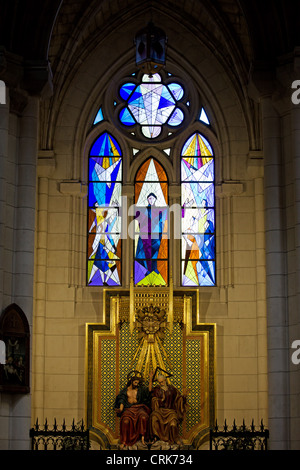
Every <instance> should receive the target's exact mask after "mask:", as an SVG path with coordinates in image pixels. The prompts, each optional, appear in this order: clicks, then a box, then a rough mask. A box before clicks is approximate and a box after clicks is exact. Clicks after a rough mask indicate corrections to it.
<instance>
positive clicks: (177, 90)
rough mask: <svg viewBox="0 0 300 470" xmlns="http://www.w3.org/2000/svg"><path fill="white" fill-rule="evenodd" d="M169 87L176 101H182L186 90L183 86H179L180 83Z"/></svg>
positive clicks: (171, 84)
mask: <svg viewBox="0 0 300 470" xmlns="http://www.w3.org/2000/svg"><path fill="white" fill-rule="evenodd" d="M168 87H169V89H170V90H171V93H172V95H173V96H174V98H175V99H176V101H179V100H181V98H182V97H183V95H184V90H183V88H182V86H181V85H179V83H170V84H169V85H168Z"/></svg>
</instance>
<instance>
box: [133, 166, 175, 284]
mask: <svg viewBox="0 0 300 470" xmlns="http://www.w3.org/2000/svg"><path fill="white" fill-rule="evenodd" d="M134 223H135V233H134V238H135V241H134V283H135V285H136V286H145V285H149V286H166V285H168V255H169V240H168V178H167V175H166V172H165V170H164V168H163V167H162V166H161V164H160V163H158V161H157V160H155V159H154V158H152V157H151V158H149V159H148V160H146V161H145V162H144V163H143V164H142V166H141V167H140V169H139V170H138V172H137V174H136V178H135V221H134Z"/></svg>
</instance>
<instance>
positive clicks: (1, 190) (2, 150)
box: [0, 90, 9, 311]
mask: <svg viewBox="0 0 300 470" xmlns="http://www.w3.org/2000/svg"><path fill="white" fill-rule="evenodd" d="M5 93H6V90H5ZM6 94H7V93H6ZM8 128H9V105H8V103H7V100H6V104H0V308H1V311H2V309H3V308H4V307H5V305H4V303H3V295H4V284H3V283H4V268H5V266H4V265H5V263H4V250H5V246H4V244H5V224H6V191H5V188H6V179H5V176H6V161H7V159H8Z"/></svg>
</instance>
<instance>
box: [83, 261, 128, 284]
mask: <svg viewBox="0 0 300 470" xmlns="http://www.w3.org/2000/svg"><path fill="white" fill-rule="evenodd" d="M88 264H89V267H88V271H89V278H88V285H89V286H110V287H116V286H120V285H121V276H120V274H121V262H120V261H106V260H95V261H89V263H88Z"/></svg>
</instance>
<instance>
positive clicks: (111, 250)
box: [87, 132, 122, 287]
mask: <svg viewBox="0 0 300 470" xmlns="http://www.w3.org/2000/svg"><path fill="white" fill-rule="evenodd" d="M121 196H122V152H121V148H120V146H119V144H118V142H117V140H116V139H115V138H114V137H113V136H112V135H111V134H109V133H107V132H104V133H103V134H101V135H100V136H99V137H98V138H97V139H96V141H95V142H94V143H93V145H92V146H91V149H90V152H89V162H88V266H87V283H88V285H89V286H111V287H113V286H120V285H121V271H122V269H121V249H122V247H121Z"/></svg>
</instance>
